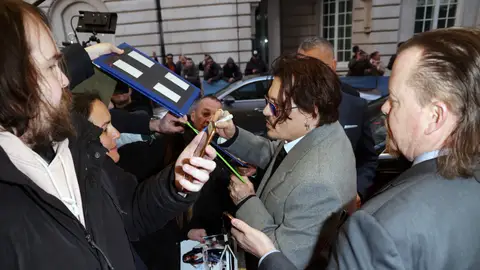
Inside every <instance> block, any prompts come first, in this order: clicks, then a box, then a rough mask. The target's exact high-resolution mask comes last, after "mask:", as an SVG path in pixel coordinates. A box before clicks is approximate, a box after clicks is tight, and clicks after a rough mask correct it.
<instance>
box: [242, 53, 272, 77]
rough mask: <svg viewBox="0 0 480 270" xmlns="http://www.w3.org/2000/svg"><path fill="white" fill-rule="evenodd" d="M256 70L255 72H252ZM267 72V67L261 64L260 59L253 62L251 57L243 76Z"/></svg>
mask: <svg viewBox="0 0 480 270" xmlns="http://www.w3.org/2000/svg"><path fill="white" fill-rule="evenodd" d="M254 69H256V71H255V72H253V70H254ZM265 72H267V65H265V63H264V62H263V60H262V59H260V58H259V59H257V60H255V59H254V58H253V57H252V58H251V59H250V61H249V62H248V63H247V67H245V76H248V75H252V74H262V73H265Z"/></svg>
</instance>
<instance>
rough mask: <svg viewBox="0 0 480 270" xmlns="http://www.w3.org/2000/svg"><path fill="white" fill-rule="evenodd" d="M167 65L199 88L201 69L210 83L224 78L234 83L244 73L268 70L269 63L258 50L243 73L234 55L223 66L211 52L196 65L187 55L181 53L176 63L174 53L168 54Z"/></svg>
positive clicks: (254, 73) (259, 72)
mask: <svg viewBox="0 0 480 270" xmlns="http://www.w3.org/2000/svg"><path fill="white" fill-rule="evenodd" d="M153 54H154V58H155V59H156V60H157V62H158V57H156V53H155V52H154V53H153ZM165 66H166V67H167V68H168V69H170V70H171V71H173V72H175V73H176V74H177V75H179V76H182V77H183V78H185V79H186V80H187V81H189V82H190V83H192V84H193V85H195V86H197V87H198V88H201V80H200V75H199V74H200V71H203V80H204V81H205V82H207V83H209V84H212V83H214V82H217V81H220V80H224V81H226V82H227V83H234V82H236V81H239V80H241V79H242V78H243V76H244V75H245V76H248V75H259V74H264V73H266V72H267V71H268V68H267V65H266V64H265V62H263V60H262V58H261V57H260V55H259V54H258V52H257V51H254V52H253V55H252V57H251V58H250V60H249V61H248V63H247V66H246V68H245V70H244V72H243V73H242V71H241V69H240V66H239V65H238V64H237V63H235V60H233V58H232V57H229V58H228V59H227V62H226V63H225V64H224V65H223V67H222V66H220V64H218V63H217V62H215V60H214V59H213V57H212V56H211V55H209V54H205V56H204V59H203V61H201V62H200V63H199V64H198V66H197V65H195V63H194V62H193V60H192V58H189V57H187V56H185V55H180V56H179V57H178V61H177V62H176V63H175V62H174V60H173V55H172V54H167V56H166V64H165Z"/></svg>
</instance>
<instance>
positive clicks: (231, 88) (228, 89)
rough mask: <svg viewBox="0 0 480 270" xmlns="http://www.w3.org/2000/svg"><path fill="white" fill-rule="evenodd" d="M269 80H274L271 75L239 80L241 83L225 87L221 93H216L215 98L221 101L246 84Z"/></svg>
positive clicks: (251, 76) (247, 77) (250, 76)
mask: <svg viewBox="0 0 480 270" xmlns="http://www.w3.org/2000/svg"><path fill="white" fill-rule="evenodd" d="M269 80H272V76H271V75H260V76H259V75H249V76H245V77H244V78H243V79H241V80H239V81H236V82H234V83H232V84H229V85H227V86H225V87H224V88H222V89H220V90H219V91H217V92H216V93H215V96H216V97H217V98H219V99H222V98H224V97H225V96H227V95H229V94H230V93H231V92H233V91H234V90H236V89H238V88H240V87H242V86H244V85H246V84H250V83H253V82H258V81H269Z"/></svg>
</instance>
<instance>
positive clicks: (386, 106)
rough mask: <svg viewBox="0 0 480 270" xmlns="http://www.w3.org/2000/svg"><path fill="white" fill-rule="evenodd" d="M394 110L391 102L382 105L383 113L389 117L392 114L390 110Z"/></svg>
mask: <svg viewBox="0 0 480 270" xmlns="http://www.w3.org/2000/svg"><path fill="white" fill-rule="evenodd" d="M391 108H392V106H391V104H390V100H387V101H385V103H383V105H382V112H383V114H384V115H388V114H389V113H390V109H391Z"/></svg>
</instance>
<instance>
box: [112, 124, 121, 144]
mask: <svg viewBox="0 0 480 270" xmlns="http://www.w3.org/2000/svg"><path fill="white" fill-rule="evenodd" d="M111 137H112V139H113V140H114V141H116V140H117V139H118V138H120V132H118V130H117V129H116V128H115V127H113V126H112V132H111Z"/></svg>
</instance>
